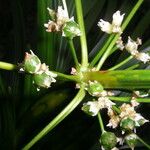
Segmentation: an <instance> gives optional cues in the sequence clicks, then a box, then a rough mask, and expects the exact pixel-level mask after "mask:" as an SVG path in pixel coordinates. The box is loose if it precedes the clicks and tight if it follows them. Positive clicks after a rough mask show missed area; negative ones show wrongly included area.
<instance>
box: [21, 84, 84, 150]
mask: <svg viewBox="0 0 150 150" xmlns="http://www.w3.org/2000/svg"><path fill="white" fill-rule="evenodd" d="M84 96H85V91H84V86H81V88H80V90H79V92H78V93H77V95H76V96H75V98H74V99H73V100H72V101H71V102H70V103H69V104H68V105H67V107H65V109H64V110H62V111H61V112H60V113H59V114H58V115H57V116H56V117H55V118H54V119H53V120H52V121H51V122H50V123H49V124H48V125H47V126H46V127H45V128H44V129H43V130H42V131H40V132H39V133H38V134H37V135H36V136H35V137H34V138H33V139H32V140H31V141H30V142H29V143H28V144H26V145H25V147H24V148H23V149H22V150H28V149H30V148H31V147H32V146H33V145H34V144H35V143H37V142H38V141H39V140H40V139H41V138H43V137H44V136H45V135H46V134H47V133H49V132H50V131H51V130H52V129H53V128H55V127H56V126H57V125H58V124H59V123H60V122H61V121H62V120H64V119H65V118H66V117H67V116H68V115H69V114H70V113H71V112H72V111H73V110H74V109H75V108H76V107H77V106H78V105H79V103H80V102H81V101H82V100H83V98H84Z"/></svg>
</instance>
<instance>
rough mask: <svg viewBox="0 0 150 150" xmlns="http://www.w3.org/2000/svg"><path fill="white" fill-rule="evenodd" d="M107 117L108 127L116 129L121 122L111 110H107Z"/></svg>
mask: <svg viewBox="0 0 150 150" xmlns="http://www.w3.org/2000/svg"><path fill="white" fill-rule="evenodd" d="M108 116H109V117H110V120H109V123H108V124H107V126H108V127H112V128H116V127H117V126H118V124H119V122H120V120H121V118H120V117H119V116H118V115H116V114H115V113H114V111H113V110H112V109H108Z"/></svg>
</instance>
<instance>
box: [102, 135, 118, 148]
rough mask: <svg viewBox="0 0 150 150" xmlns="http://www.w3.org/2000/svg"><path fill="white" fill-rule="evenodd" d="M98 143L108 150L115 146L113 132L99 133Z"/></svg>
mask: <svg viewBox="0 0 150 150" xmlns="http://www.w3.org/2000/svg"><path fill="white" fill-rule="evenodd" d="M100 143H101V145H102V147H103V148H104V149H105V150H110V149H112V148H114V147H115V146H116V144H117V137H116V136H115V134H114V133H113V132H104V133H102V135H101V138H100Z"/></svg>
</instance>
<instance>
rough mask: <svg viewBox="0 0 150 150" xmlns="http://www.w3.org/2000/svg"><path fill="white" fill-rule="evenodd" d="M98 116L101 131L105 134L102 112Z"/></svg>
mask: <svg viewBox="0 0 150 150" xmlns="http://www.w3.org/2000/svg"><path fill="white" fill-rule="evenodd" d="M97 116H98V121H99V124H100V128H101V131H102V133H103V132H105V129H104V123H103V120H102V117H101V114H100V112H99V113H98V115H97Z"/></svg>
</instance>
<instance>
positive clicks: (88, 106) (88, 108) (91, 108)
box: [82, 101, 100, 116]
mask: <svg viewBox="0 0 150 150" xmlns="http://www.w3.org/2000/svg"><path fill="white" fill-rule="evenodd" d="M82 110H83V111H85V112H86V113H88V114H91V116H96V115H97V114H98V112H99V110H100V107H99V104H98V102H97V101H89V102H87V103H84V104H83V107H82Z"/></svg>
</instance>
